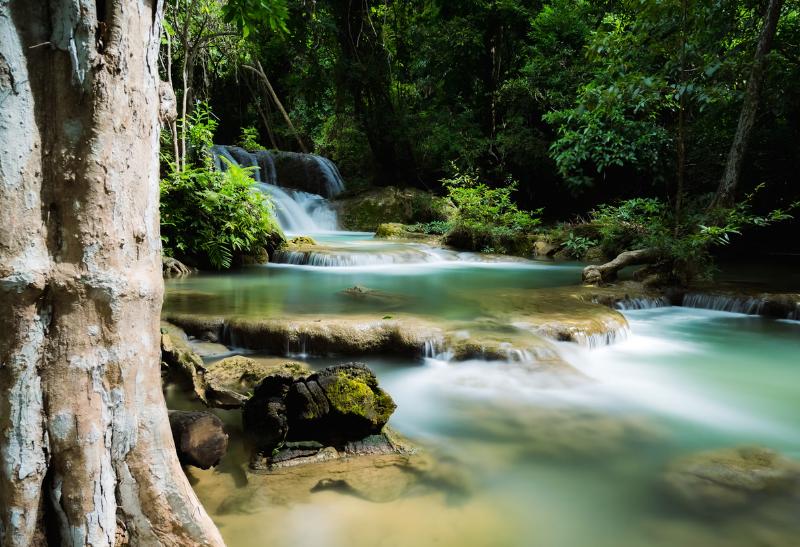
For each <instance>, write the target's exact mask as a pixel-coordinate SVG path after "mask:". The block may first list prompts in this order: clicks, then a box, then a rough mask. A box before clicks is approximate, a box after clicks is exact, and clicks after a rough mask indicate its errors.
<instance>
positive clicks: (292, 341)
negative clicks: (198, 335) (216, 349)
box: [225, 315, 441, 356]
mask: <svg viewBox="0 0 800 547" xmlns="http://www.w3.org/2000/svg"><path fill="white" fill-rule="evenodd" d="M225 326H226V328H225V332H226V335H227V339H226V343H228V344H229V345H231V346H236V347H245V348H250V349H256V350H263V351H266V352H268V353H271V354H274V355H285V354H286V353H291V352H297V353H303V354H306V353H307V354H311V355H368V354H377V353H381V354H390V355H405V356H418V355H421V354H422V352H423V349H424V347H425V343H426V342H427V341H429V340H431V339H436V338H441V332H440V331H439V329H438V328H436V327H434V326H433V325H431V324H430V323H428V322H425V321H424V320H422V319H420V320H417V319H416V318H415V319H411V318H408V319H407V318H404V317H401V318H380V317H374V316H362V317H359V316H351V315H348V316H330V317H317V318H313V317H311V318H309V317H296V318H292V317H287V318H284V319H252V318H231V319H230V320H228V321H227V322H226V323H225Z"/></svg>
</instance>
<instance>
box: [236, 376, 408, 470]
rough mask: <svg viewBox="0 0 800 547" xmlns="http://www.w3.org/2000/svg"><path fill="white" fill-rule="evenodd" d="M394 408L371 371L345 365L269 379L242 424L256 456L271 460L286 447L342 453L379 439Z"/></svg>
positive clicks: (258, 390) (248, 407)
mask: <svg viewBox="0 0 800 547" xmlns="http://www.w3.org/2000/svg"><path fill="white" fill-rule="evenodd" d="M395 408H396V405H395V403H394V401H393V400H392V398H391V397H390V396H389V394H388V393H386V392H385V391H383V390H382V389H381V388H380V387H379V386H378V380H377V378H376V377H375V374H373V372H372V371H371V370H369V368H367V367H366V366H365V365H362V364H359V363H347V364H343V365H335V366H332V367H328V368H326V369H323V370H322V371H320V372H318V373H315V374H311V375H310V376H308V377H306V378H299V379H295V378H292V377H291V376H289V375H272V376H268V377H267V378H265V379H264V380H263V381H262V382H261V383H260V384H259V385H258V386H257V387H256V388H255V391H254V393H253V397H252V398H250V399H249V400H248V401H247V403H246V404H245V406H244V414H243V422H244V427H245V430H246V431H247V432H249V433H250V434H251V435H252V436H253V438H254V440H255V442H256V444H257V446H258V448H259V450H261V451H262V452H264V453H266V454H270V453H271V452H272V451H273V450H274V449H275V448H278V447H280V446H281V445H282V444H283V443H284V441H317V442H320V443H323V444H325V445H326V446H328V445H332V446H336V447H344V446H345V445H346V444H347V443H348V442H350V441H356V440H361V439H364V438H365V437H368V436H369V435H375V434H379V433H380V432H381V430H382V429H383V426H384V425H386V422H387V421H388V420H389V417H390V416H391V415H392V412H394V409H395Z"/></svg>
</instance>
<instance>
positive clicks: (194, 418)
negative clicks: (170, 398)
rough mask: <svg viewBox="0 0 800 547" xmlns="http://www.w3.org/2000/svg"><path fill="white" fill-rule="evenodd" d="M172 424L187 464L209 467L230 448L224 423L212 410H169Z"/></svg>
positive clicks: (176, 442)
mask: <svg viewBox="0 0 800 547" xmlns="http://www.w3.org/2000/svg"><path fill="white" fill-rule="evenodd" d="M169 425H170V427H171V428H172V437H173V439H174V440H175V448H176V449H177V451H178V459H179V460H180V461H181V463H182V464H184V465H193V466H194V467H199V468H200V469H208V468H210V467H214V466H215V465H217V464H218V463H219V462H220V460H221V459H222V457H223V456H224V455H225V453H226V452H227V451H228V434H227V433H225V426H224V424H223V423H222V420H220V419H219V418H218V417H216V416H215V415H213V414H211V413H210V412H190V411H185V410H170V411H169Z"/></svg>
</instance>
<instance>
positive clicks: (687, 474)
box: [664, 447, 800, 514]
mask: <svg viewBox="0 0 800 547" xmlns="http://www.w3.org/2000/svg"><path fill="white" fill-rule="evenodd" d="M664 484H665V486H666V490H667V492H668V493H669V494H670V495H671V496H672V497H673V498H674V499H675V500H676V501H678V502H680V503H681V504H683V505H684V506H685V507H686V508H687V509H689V510H691V511H694V512H698V513H701V514H707V513H727V512H730V511H736V510H743V509H747V508H749V507H754V506H755V505H757V504H759V503H761V502H763V501H764V500H766V499H769V498H774V497H783V496H794V497H796V498H797V499H800V462H796V461H792V460H789V459H787V458H784V457H782V456H780V455H779V454H777V453H776V452H773V451H772V450H769V449H767V448H762V447H739V448H732V449H722V450H715V451H710V452H702V453H699V454H693V455H690V456H686V457H683V458H680V459H678V460H676V461H674V462H672V463H671V464H670V465H669V466H668V468H667V470H666V473H665V475H664Z"/></svg>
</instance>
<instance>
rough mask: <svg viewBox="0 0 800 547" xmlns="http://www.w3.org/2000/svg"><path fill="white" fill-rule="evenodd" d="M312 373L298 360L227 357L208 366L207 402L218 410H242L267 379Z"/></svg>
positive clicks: (206, 380) (297, 376) (294, 376)
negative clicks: (258, 386) (269, 377)
mask: <svg viewBox="0 0 800 547" xmlns="http://www.w3.org/2000/svg"><path fill="white" fill-rule="evenodd" d="M310 373H311V369H310V368H309V366H308V365H307V364H305V363H301V362H299V361H287V360H286V359H279V358H255V359H254V358H250V357H242V356H241V355H236V356H233V357H228V358H226V359H222V360H221V361H217V362H216V363H213V364H211V365H209V366H207V367H206V372H205V382H206V400H207V402H208V405H209V406H212V407H216V408H239V407H241V406H242V405H243V404H244V402H245V401H247V399H248V398H250V395H251V394H252V392H253V390H254V389H255V387H256V386H257V385H258V384H259V383H260V382H261V381H262V380H263V379H264V378H266V377H267V376H273V375H279V376H290V377H292V378H300V377H302V376H305V375H307V374H310Z"/></svg>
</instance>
